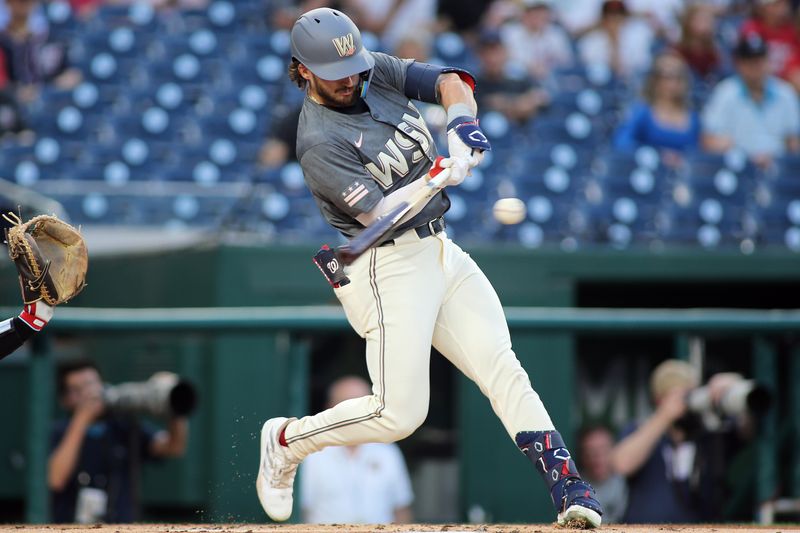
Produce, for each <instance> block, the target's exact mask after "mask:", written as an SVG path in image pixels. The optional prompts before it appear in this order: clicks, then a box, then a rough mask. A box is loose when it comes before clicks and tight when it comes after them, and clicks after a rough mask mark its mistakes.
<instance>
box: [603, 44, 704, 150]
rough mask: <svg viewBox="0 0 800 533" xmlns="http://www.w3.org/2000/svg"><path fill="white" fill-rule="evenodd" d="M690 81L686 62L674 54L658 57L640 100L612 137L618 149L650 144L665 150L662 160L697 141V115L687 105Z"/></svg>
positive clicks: (691, 146)
mask: <svg viewBox="0 0 800 533" xmlns="http://www.w3.org/2000/svg"><path fill="white" fill-rule="evenodd" d="M690 83H691V80H690V78H689V71H688V68H687V67H686V63H685V62H684V61H683V59H681V57H680V56H679V55H677V54H675V53H672V52H667V53H664V54H661V55H660V56H658V57H657V58H656V59H655V61H654V63H653V69H652V70H651V71H650V74H649V75H648V76H647V79H646V80H645V84H644V102H640V103H636V104H634V106H633V107H632V109H631V110H630V111H629V113H628V116H627V118H626V119H625V120H624V121H623V122H622V123H621V124H620V126H619V128H618V129H617V131H616V134H615V136H614V145H615V146H616V148H618V149H620V150H630V151H633V150H635V149H637V148H639V147H640V146H652V147H654V148H658V149H660V150H662V151H663V152H666V153H667V154H669V155H668V157H666V158H665V161H667V162H670V159H675V156H677V155H678V154H680V153H683V152H687V151H692V150H695V149H697V148H698V146H699V144H700V117H699V115H698V114H697V113H696V112H695V111H693V110H691V109H690V107H689V86H690Z"/></svg>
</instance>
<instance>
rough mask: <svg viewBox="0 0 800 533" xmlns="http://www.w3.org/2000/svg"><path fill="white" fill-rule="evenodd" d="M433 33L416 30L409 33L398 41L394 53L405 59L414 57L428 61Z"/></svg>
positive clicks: (421, 60)
mask: <svg viewBox="0 0 800 533" xmlns="http://www.w3.org/2000/svg"><path fill="white" fill-rule="evenodd" d="M432 40H433V38H432V36H431V34H429V33H426V32H422V31H415V32H411V33H408V34H406V35H404V36H403V37H401V38H400V39H399V40H398V41H397V45H396V46H395V47H394V52H393V54H394V55H395V56H397V57H402V58H404V59H413V60H415V61H420V62H422V63H427V62H428V60H429V59H430V56H431V41H432Z"/></svg>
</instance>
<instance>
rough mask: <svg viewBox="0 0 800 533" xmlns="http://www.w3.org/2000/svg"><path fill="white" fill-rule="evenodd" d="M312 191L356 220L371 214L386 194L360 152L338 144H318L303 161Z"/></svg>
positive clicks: (301, 162) (307, 152) (305, 155)
mask: <svg viewBox="0 0 800 533" xmlns="http://www.w3.org/2000/svg"><path fill="white" fill-rule="evenodd" d="M300 166H301V167H302V168H303V174H304V176H305V180H306V184H307V185H308V187H309V189H311V191H312V192H313V193H314V194H315V195H317V196H319V197H321V198H323V199H324V200H325V201H327V202H329V203H331V204H333V205H334V206H336V207H337V208H338V209H339V210H341V211H342V212H344V213H346V214H347V215H349V216H351V217H353V218H356V217H357V216H358V215H360V214H362V213H367V212H369V211H371V210H372V209H373V208H374V207H375V206H376V205H378V203H379V202H380V201H381V200H382V199H383V193H382V192H381V191H380V189H379V188H378V185H377V184H376V183H375V180H373V179H372V178H371V177H370V176H369V175H368V174H367V171H366V169H365V168H364V164H363V163H362V162H361V161H360V160H359V158H358V156H357V155H356V153H355V152H354V151H352V150H346V149H344V148H342V147H341V146H337V145H336V144H318V145H317V146H313V147H311V148H310V149H308V150H307V151H306V152H305V153H304V154H303V158H302V159H301V160H300Z"/></svg>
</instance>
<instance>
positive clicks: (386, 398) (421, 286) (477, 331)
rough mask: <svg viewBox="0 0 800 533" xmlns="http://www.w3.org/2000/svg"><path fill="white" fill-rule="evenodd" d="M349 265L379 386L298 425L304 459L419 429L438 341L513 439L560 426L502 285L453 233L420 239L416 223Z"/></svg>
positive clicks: (295, 437) (355, 319)
mask: <svg viewBox="0 0 800 533" xmlns="http://www.w3.org/2000/svg"><path fill="white" fill-rule="evenodd" d="M346 273H347V275H348V276H349V277H350V283H349V284H348V285H345V286H344V287H341V288H338V289H334V290H335V292H336V295H337V297H338V298H339V300H340V301H341V303H342V306H343V307H344V310H345V313H346V315H347V319H348V320H349V322H350V324H351V325H352V326H353V329H354V330H355V331H356V332H357V333H358V334H359V335H360V336H361V337H363V338H365V339H366V341H367V343H366V344H367V354H366V355H367V368H368V370H369V375H370V378H371V380H372V395H371V396H365V397H362V398H356V399H352V400H347V401H345V402H342V403H340V404H338V405H336V406H335V407H332V408H330V409H327V410H325V411H323V412H321V413H318V414H316V415H313V416H306V417H304V418H301V419H299V420H296V421H294V422H292V423H291V424H289V426H288V427H287V428H286V433H285V438H286V442H287V444H288V445H289V448H290V449H291V451H292V452H293V453H294V455H296V456H297V458H298V459H302V458H304V457H305V456H307V455H309V454H311V453H313V452H316V451H319V450H321V449H322V448H324V447H326V446H337V445H356V444H362V443H365V442H393V441H397V440H400V439H403V438H405V437H407V436H408V435H410V434H411V433H413V432H414V430H415V429H416V428H418V427H419V426H420V425H421V424H422V423H423V422H424V421H425V417H426V416H427V414H428V402H429V399H430V381H429V368H430V361H429V360H430V353H431V345H433V346H434V347H435V348H436V349H437V350H439V351H440V352H441V353H442V354H443V355H444V356H445V357H446V358H447V359H449V360H450V361H451V362H452V363H453V364H454V365H455V366H456V367H457V368H458V369H459V370H460V371H461V372H463V373H464V374H465V375H466V376H467V377H469V378H470V379H471V380H472V381H474V382H475V383H476V384H477V385H478V387H480V390H481V392H483V394H484V395H486V396H487V397H488V398H489V401H490V402H491V405H492V408H493V409H494V412H495V413H496V414H497V416H498V417H499V418H500V420H501V421H502V423H503V425H504V426H505V428H506V431H507V432H508V434H509V435H510V436H511V438H512V440H513V438H514V436H515V435H516V434H517V433H518V432H520V431H547V430H552V429H554V427H553V423H552V422H551V420H550V416H549V415H548V414H547V411H546V410H545V408H544V405H543V404H542V402H541V400H540V399H539V395H538V394H536V392H535V391H534V390H533V388H532V387H531V383H530V380H529V379H528V375H527V373H526V372H525V370H524V369H523V368H522V366H521V365H520V364H519V361H517V358H516V356H515V355H514V352H513V351H512V349H511V338H510V335H509V332H508V326H507V324H506V321H505V316H504V314H503V309H502V307H501V305H500V300H499V298H498V297H497V294H496V293H495V291H494V288H493V287H492V285H491V284H490V283H489V280H488V279H487V278H486V276H485V275H484V274H483V272H482V271H481V270H480V269H479V268H478V266H477V265H476V264H475V262H474V261H473V260H472V258H471V257H469V255H467V253H466V252H464V251H463V250H462V249H461V248H460V247H459V246H458V245H456V244H455V243H454V242H453V241H451V240H450V239H449V238H447V235H446V234H445V233H440V234H438V235H436V236H430V237H427V238H424V239H420V238H419V237H418V236H417V234H416V232H414V231H407V232H405V233H404V234H403V235H401V236H400V237H399V238H398V239H396V240H395V244H394V245H388V246H382V247H380V248H375V249H373V250H371V251H369V252H367V253H366V254H364V255H363V256H362V257H360V258H359V259H358V260H356V261H355V262H354V263H353V264H352V265H350V266H349V267H348V268H347V270H346Z"/></svg>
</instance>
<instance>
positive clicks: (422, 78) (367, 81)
mask: <svg viewBox="0 0 800 533" xmlns="http://www.w3.org/2000/svg"><path fill="white" fill-rule="evenodd" d="M291 46H292V61H291V64H290V66H289V77H290V79H291V80H292V81H293V82H295V83H296V84H297V86H298V87H300V88H301V89H304V90H305V91H306V99H305V101H304V103H303V110H302V112H301V114H300V122H299V126H298V131H297V158H298V160H299V161H300V165H301V167H302V169H303V173H304V176H305V180H306V184H307V185H308V187H309V189H310V190H311V193H312V194H313V196H314V199H315V200H316V201H317V204H318V205H319V207H320V210H321V212H322V215H323V216H324V217H325V219H326V220H327V221H328V223H329V224H330V225H331V226H333V227H334V228H336V229H337V230H339V231H340V232H341V233H342V234H343V235H344V236H346V237H350V238H352V237H354V236H356V235H358V234H360V232H361V231H362V230H364V228H365V227H367V226H369V225H370V224H371V223H373V222H374V221H375V220H377V219H378V218H379V217H381V216H384V215H385V214H386V213H387V212H389V211H391V210H392V209H393V208H394V207H396V206H397V205H398V204H400V202H402V201H403V200H405V199H407V198H409V196H410V195H412V194H414V192H416V191H419V190H421V189H422V187H424V186H425V185H426V184H427V180H428V179H429V178H430V174H429V170H430V169H431V165H432V164H433V162H434V161H435V160H437V149H436V145H435V144H434V142H433V138H432V136H431V134H430V132H429V130H428V128H427V126H426V124H425V121H424V119H423V118H422V116H421V115H420V112H419V110H418V109H417V107H416V106H415V105H414V104H413V103H412V100H419V101H422V102H426V103H429V104H439V105H441V106H442V107H443V108H444V110H445V112H446V114H447V119H448V127H447V130H448V133H447V143H448V146H447V148H448V152H449V157H448V158H447V159H445V160H444V161H442V162H441V164H440V165H441V167H443V168H444V169H445V170H444V172H447V174H445V175H446V176H448V178H447V182H446V185H447V186H457V185H458V184H459V183H461V181H462V180H463V179H464V177H465V176H466V174H467V172H469V169H470V168H472V167H474V166H476V165H478V164H479V163H480V162H481V159H482V156H483V152H484V151H486V150H489V149H490V144H489V141H488V140H487V139H486V136H485V135H484V134H483V132H482V131H481V129H480V126H479V125H478V122H477V120H476V118H475V117H476V114H477V105H476V103H475V99H474V97H473V94H472V92H473V89H474V88H475V82H474V79H473V77H472V75H471V74H469V73H468V72H466V71H464V70H461V69H458V68H451V67H441V66H437V65H431V64H426V63H421V62H416V61H413V60H404V59H398V58H397V57H393V56H389V55H386V54H380V53H376V52H370V51H368V50H366V49H365V48H364V47H363V45H362V43H361V34H360V32H359V29H358V28H357V27H356V26H355V25H354V24H353V22H352V21H351V20H350V19H349V18H348V17H347V15H345V14H344V13H342V12H340V11H336V10H333V9H328V8H320V9H314V10H312V11H309V12H307V13H305V14H303V15H302V16H301V17H300V18H299V19H298V21H297V22H296V23H295V25H294V27H293V28H292V32H291ZM449 205H450V201H449V199H448V197H447V193H446V190H444V189H440V190H438V191H437V192H436V194H435V195H433V196H432V197H431V198H430V200H429V201H428V203H427V204H425V205H424V206H422V207H418V208H416V209H414V210H412V212H411V213H409V215H407V216H406V217H405V218H404V219H402V220H401V221H400V223H399V226H398V227H397V228H396V229H393V230H392V232H391V233H390V234H389V235H388V236H387V237H386V238H385V240H384V241H383V242H381V243H379V245H378V246H375V247H373V248H371V249H370V250H368V251H367V252H366V253H365V254H363V255H361V256H360V257H359V258H358V259H356V260H355V261H354V262H353V263H352V264H350V265H348V266H346V267H344V268H343V272H342V273H343V274H344V276H343V277H342V276H339V275H337V277H335V278H334V277H329V281H330V282H331V285H332V286H333V291H334V293H335V294H336V297H337V298H338V299H339V301H340V302H341V304H342V307H344V311H345V314H346V316H347V318H348V321H349V322H350V325H351V326H352V327H353V329H354V330H355V331H356V333H358V335H359V336H361V337H362V338H364V339H365V340H366V362H367V369H368V371H369V377H370V379H371V381H372V388H371V394H368V395H366V396H361V397H359V398H353V399H349V400H347V401H344V402H342V403H339V404H337V405H335V406H333V407H331V408H330V409H327V410H325V411H322V412H321V413H317V414H315V415H312V416H305V417H302V418H300V419H295V418H292V419H287V418H283V417H277V418H272V419H269V420H267V421H266V422H265V423H264V425H263V427H262V430H261V462H260V465H259V473H258V477H257V481H256V489H257V491H258V496H259V500H260V502H261V505H262V507H263V508H264V510H265V512H266V513H267V515H269V516H270V517H271V518H272V519H273V520H279V521H281V520H286V519H288V518H289V517H290V516H291V513H292V506H293V496H292V491H293V485H294V475H295V471H296V469H297V466H298V464H299V463H300V462H301V461H302V460H303V459H304V458H305V457H307V456H308V455H310V454H312V453H314V452H317V451H320V450H322V449H323V448H326V447H328V446H337V445H338V446H355V445H359V444H363V443H368V442H394V441H397V440H400V439H403V438H405V437H407V436H409V435H410V434H411V433H413V432H414V431H415V430H416V428H417V427H419V426H420V425H421V424H422V423H423V421H424V420H425V418H426V416H427V413H428V403H429V401H430V397H431V385H432V384H431V383H430V377H429V368H430V353H431V346H434V347H435V348H436V349H437V350H438V351H439V352H440V353H442V354H443V355H444V356H445V357H446V358H447V359H449V360H450V361H451V362H452V363H453V364H454V365H455V366H456V367H457V368H458V369H459V370H461V372H463V373H464V374H465V375H466V376H468V377H469V378H470V379H472V380H473V381H475V382H476V383H477V385H478V386H479V387H480V389H481V391H482V392H483V393H484V394H485V395H486V396H487V397H488V398H489V400H490V402H491V404H492V407H493V408H494V410H495V413H497V415H498V417H499V418H500V419H501V421H502V423H503V425H504V426H505V429H506V431H507V433H508V434H509V436H510V437H511V439H512V440H513V441H514V443H515V444H516V446H517V447H518V448H519V450H520V451H521V452H522V453H523V454H524V455H525V456H527V457H528V458H529V459H530V460H531V461H532V462H533V463H534V465H535V466H536V469H537V471H538V472H539V473H540V475H541V476H542V479H543V480H544V481H545V483H546V485H547V487H548V490H549V492H550V496H551V499H552V501H553V503H554V506H555V509H556V513H557V519H558V521H559V523H562V524H564V523H570V524H576V523H579V524H580V525H583V526H584V527H597V526H599V525H600V521H601V514H602V509H601V507H600V504H599V503H598V502H597V500H596V499H595V498H594V491H593V489H592V488H591V486H589V484H588V483H586V482H585V481H583V480H582V479H581V477H580V475H579V474H578V471H577V468H576V466H575V462H574V461H573V460H572V457H571V456H570V453H569V451H568V450H567V448H566V445H565V443H564V440H563V438H562V437H561V435H560V434H559V433H558V431H556V429H555V427H554V425H553V422H552V421H551V420H550V416H549V415H548V413H547V410H546V409H545V407H544V405H543V404H542V401H541V399H540V398H539V396H538V395H537V394H536V392H535V391H534V390H533V388H532V386H531V382H530V379H529V378H528V375H527V373H526V372H525V370H524V369H523V368H522V366H521V365H520V363H519V361H518V360H517V358H516V355H515V354H514V352H513V350H512V349H511V339H510V334H509V331H508V326H507V324H506V321H505V316H504V314H503V309H502V306H501V304H500V300H499V299H498V297H497V294H496V293H495V291H494V289H493V287H492V286H491V284H490V282H489V280H488V279H487V278H486V276H485V275H484V274H483V272H482V271H481V270H480V269H479V268H478V266H477V264H476V263H475V262H474V261H473V260H472V259H471V258H470V257H469V256H468V255H467V254H466V253H465V252H464V251H463V250H461V248H459V247H458V245H456V244H455V243H454V242H453V241H452V240H450V239H449V238H448V236H447V233H446V232H445V231H444V230H445V227H444V221H443V219H442V215H444V213H445V212H446V211H447V209H448V208H449ZM320 254H323V255H324V254H325V248H323V250H321V251H320ZM318 255H319V254H318ZM323 265H324V266H325V268H327V269H328V271H330V272H339V270H340V269H341V266H340V265H339V264H338V262H335V258H331V259H330V260H329V261H327V262H323ZM433 385H435V384H433Z"/></svg>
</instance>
